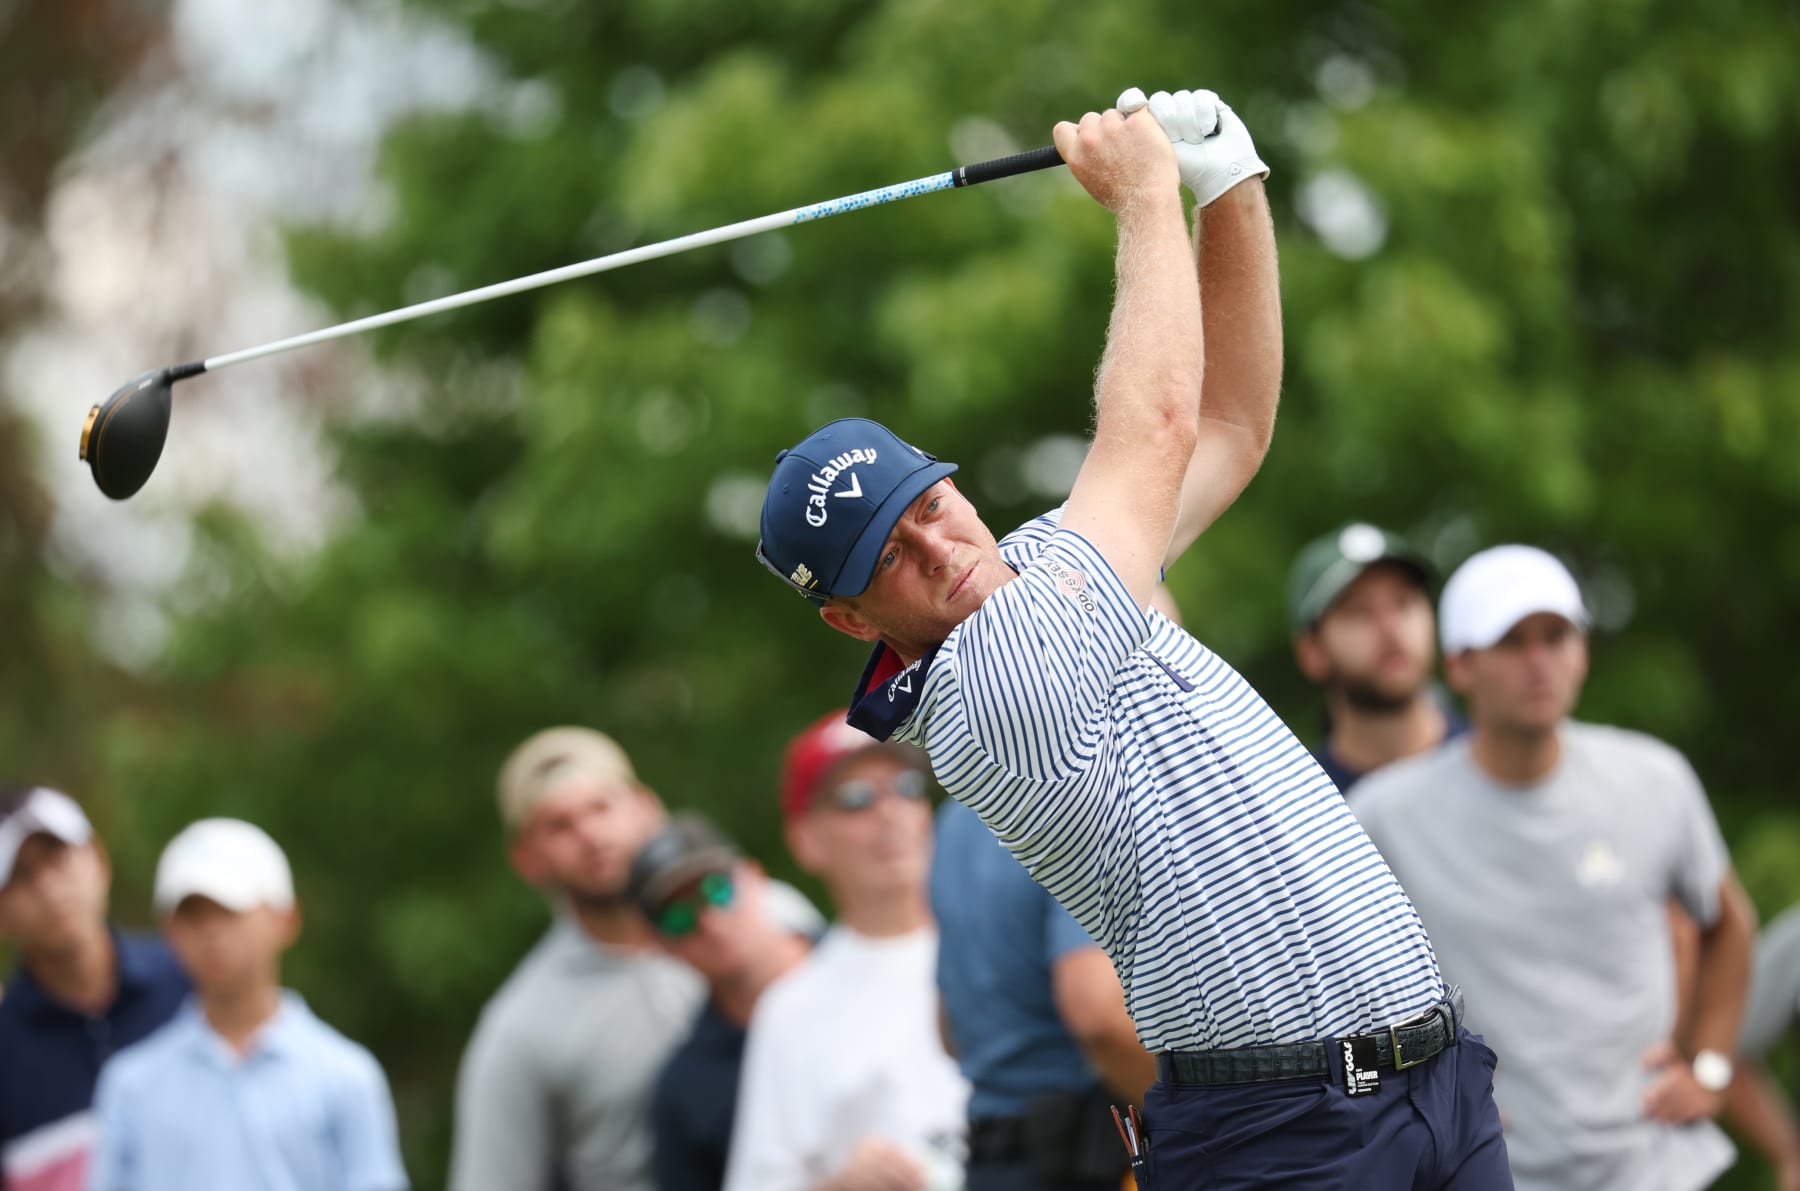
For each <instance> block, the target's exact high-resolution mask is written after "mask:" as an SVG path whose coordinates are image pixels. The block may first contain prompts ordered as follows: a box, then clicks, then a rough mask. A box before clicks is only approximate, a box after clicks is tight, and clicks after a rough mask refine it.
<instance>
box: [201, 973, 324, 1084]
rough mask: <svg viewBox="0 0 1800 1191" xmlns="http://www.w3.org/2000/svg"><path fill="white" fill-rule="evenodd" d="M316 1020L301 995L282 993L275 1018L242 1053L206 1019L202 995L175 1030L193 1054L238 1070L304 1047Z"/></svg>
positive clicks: (258, 1032) (267, 1022)
mask: <svg viewBox="0 0 1800 1191" xmlns="http://www.w3.org/2000/svg"><path fill="white" fill-rule="evenodd" d="M311 1021H312V1010H310V1009H308V1008H307V1007H306V1001H305V1000H304V999H303V998H302V997H301V996H300V994H299V993H296V992H290V991H288V990H286V989H284V990H282V993H281V1001H280V1003H279V1004H278V1005H277V1006H276V1008H275V1016H273V1017H271V1018H270V1019H269V1020H268V1021H266V1022H264V1023H263V1024H262V1026H261V1027H260V1028H259V1029H258V1030H257V1031H256V1034H255V1036H254V1037H253V1038H252V1039H251V1041H250V1048H249V1049H248V1050H247V1051H245V1052H243V1053H242V1054H239V1053H238V1052H237V1051H235V1050H233V1049H232V1048H231V1046H230V1045H229V1044H227V1043H226V1041H225V1039H223V1038H221V1037H220V1036H219V1033H218V1031H216V1030H214V1029H213V1027H212V1023H211V1022H209V1021H207V1020H206V1011H205V1010H204V1009H203V1008H201V1006H200V998H199V997H198V996H190V997H189V998H188V999H187V1000H186V1001H184V1002H183V1003H182V1006H181V1011H180V1012H179V1013H177V1014H176V1016H175V1021H174V1023H173V1028H174V1029H176V1030H179V1031H180V1034H181V1040H182V1042H183V1044H184V1045H185V1046H186V1047H187V1049H188V1051H189V1053H191V1054H193V1055H195V1056H197V1057H199V1058H201V1059H203V1060H205V1061H206V1062H209V1063H212V1064H214V1065H216V1066H221V1067H234V1066H239V1065H241V1064H244V1063H252V1062H256V1061H258V1060H260V1059H265V1058H268V1059H279V1058H283V1057H285V1056H287V1055H289V1054H292V1053H293V1052H294V1051H295V1050H296V1049H298V1048H299V1047H300V1045H301V1044H302V1035H304V1034H305V1032H306V1027H307V1024H308V1023H309V1022H311Z"/></svg>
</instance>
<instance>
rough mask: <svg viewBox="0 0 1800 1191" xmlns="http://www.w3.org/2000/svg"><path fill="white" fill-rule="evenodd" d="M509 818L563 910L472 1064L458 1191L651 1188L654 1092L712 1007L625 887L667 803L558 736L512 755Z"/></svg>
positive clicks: (478, 1034) (495, 1004)
mask: <svg viewBox="0 0 1800 1191" xmlns="http://www.w3.org/2000/svg"><path fill="white" fill-rule="evenodd" d="M500 814H501V818H502V819H503V820H504V821H505V823H506V826H507V828H508V831H509V832H510V839H509V842H508V847H507V855H508V857H509V859H510V860H511V861H512V864H513V867H514V868H515V869H517V870H518V872H519V874H520V876H522V877H524V878H525V880H527V881H529V882H530V883H531V884H532V885H534V886H536V887H537V888H539V889H541V890H543V891H544V893H545V894H546V895H547V896H548V897H549V898H550V900H551V902H552V904H553V905H554V906H555V908H556V912H557V914H556V921H555V924H554V925H552V926H551V928H550V931H549V933H548V934H546V935H545V936H544V939H543V941H542V942H540V943H539V944H538V945H537V947H536V948H535V949H533V951H532V952H531V954H530V955H528V956H527V957H526V958H525V960H524V962H523V963H521V964H520V965H519V967H518V969H517V970H516V971H515V972H514V973H513V974H512V977H511V978H510V979H509V980H507V982H506V984H505V986H504V987H502V988H501V989H500V991H499V992H498V993H496V994H495V995H494V999H493V1000H491V1001H489V1002H488V1005H487V1008H486V1009H484V1010H483V1011H482V1015H481V1023H480V1024H479V1025H478V1026H477V1027H476V1029H475V1036H474V1038H473V1039H472V1040H471V1041H470V1043H469V1048H468V1051H467V1052H466V1053H465V1054H464V1056H463V1063H462V1071H461V1074H460V1076H459V1078H458V1080H457V1088H456V1144H455V1149H454V1153H453V1155H452V1159H451V1170H450V1186H451V1189H452V1191H650V1189H651V1187H652V1185H653V1184H652V1181H651V1174H650V1151H651V1139H650V1122H649V1100H650V1093H651V1089H652V1087H653V1086H654V1083H655V1080H656V1076H657V1073H658V1072H659V1071H661V1070H662V1066H663V1064H664V1062H665V1061H666V1060H667V1059H668V1057H669V1054H670V1052H671V1051H672V1050H673V1049H674V1047H675V1045H676V1043H678V1042H679V1041H680V1040H681V1038H682V1037H683V1036H684V1035H685V1034H686V1033H687V1031H688V1027H689V1026H690V1024H691V1023H692V1022H693V1020H694V1014H695V1013H696V1012H697V1011H698V1010H699V1008H700V1004H701V1001H702V1000H703V998H704V989H703V986H702V984H701V981H700V978H699V977H698V976H696V975H695V974H694V972H693V971H692V970H691V969H690V968H688V966H687V965H686V964H683V963H681V962H680V961H679V960H676V959H674V958H672V957H671V956H669V955H667V954H665V953H664V952H663V951H662V950H660V949H659V948H658V947H657V946H656V944H655V936H654V934H653V932H652V930H651V928H650V924H649V922H648V921H646V920H645V918H644V917H643V914H642V913H641V912H640V911H639V909H638V907H637V906H636V905H635V904H634V903H633V902H632V901H631V900H630V898H629V897H628V896H627V893H626V877H627V874H628V873H629V871H630V867H631V861H632V858H633V857H634V856H636V855H637V852H638V849H639V848H641V847H642V846H643V845H644V843H645V841H647V840H648V839H649V838H650V837H651V836H652V835H654V834H655V833H656V832H657V830H658V829H659V828H660V827H661V826H662V824H663V821H664V817H665V816H664V812H663V807H662V803H661V802H660V801H659V800H658V799H657V797H656V795H655V794H653V793H651V792H650V791H649V790H648V789H646V788H645V787H644V786H643V785H642V784H641V783H640V782H639V781H638V779H637V775H636V774H635V773H634V772H633V770H632V766H631V762H630V760H629V759H628V758H627V757H626V755H625V753H624V750H622V749H620V748H619V746H618V745H617V744H616V743H614V742H613V741H612V740H611V739H610V738H609V737H606V736H603V735H601V734H600V733H598V732H594V731H590V730H588V729H586V728H552V729H550V730H548V731H546V732H540V733H539V734H538V735H536V736H534V737H532V738H531V739H530V740H528V741H526V742H525V743H524V744H522V745H520V746H519V748H518V749H517V750H516V751H514V753H513V754H512V756H511V757H510V758H509V759H508V760H507V762H506V765H505V768H503V769H502V770H501V774H500Z"/></svg>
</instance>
